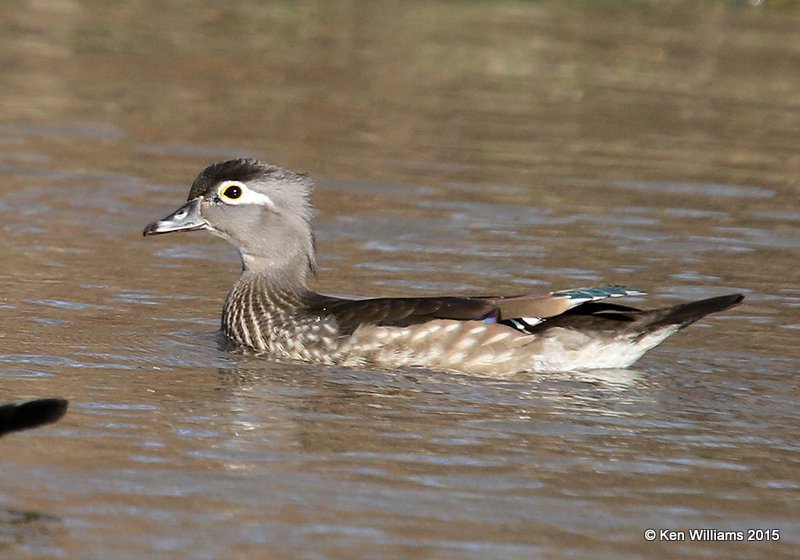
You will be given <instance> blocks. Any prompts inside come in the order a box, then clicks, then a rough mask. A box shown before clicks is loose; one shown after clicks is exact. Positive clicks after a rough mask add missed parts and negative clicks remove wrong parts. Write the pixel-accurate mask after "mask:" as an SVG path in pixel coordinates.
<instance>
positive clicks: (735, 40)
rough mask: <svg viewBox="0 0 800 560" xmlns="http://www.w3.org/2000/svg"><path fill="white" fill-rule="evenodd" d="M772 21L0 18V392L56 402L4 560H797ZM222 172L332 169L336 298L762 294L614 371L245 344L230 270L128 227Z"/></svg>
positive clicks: (780, 53)
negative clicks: (716, 534)
mask: <svg viewBox="0 0 800 560" xmlns="http://www.w3.org/2000/svg"><path fill="white" fill-rule="evenodd" d="M764 4H765V5H761V6H757V7H753V6H751V5H750V4H747V3H743V2H716V3H702V4H701V5H696V4H695V3H690V2H671V3H669V4H668V5H666V6H660V5H651V4H649V3H648V4H645V3H634V2H631V3H614V2H608V3H603V4H602V7H597V6H598V5H597V3H588V2H587V3H579V4H577V5H573V3H565V2H564V3H562V2H542V3H538V2H537V3H528V2H457V3H456V2H447V3H438V2H424V1H423V2H412V3H407V2H404V3H392V2H369V3H366V2H363V3H362V2H348V1H336V2H313V1H310V2H299V3H274V4H268V5H263V3H260V2H247V1H239V2H229V3H227V4H226V5H225V7H220V6H219V5H218V3H215V2H193V3H189V4H185V3H181V2H166V3H152V2H145V1H140V2H127V3H125V4H124V6H122V5H117V4H108V3H105V2H94V1H90V0H85V1H75V0H72V1H63V2H53V3H35V2H33V3H17V2H11V3H6V4H3V6H2V7H0V22H2V23H0V29H2V33H0V61H2V66H3V69H4V70H3V72H2V73H0V119H1V121H0V192H2V197H1V198H0V230H1V231H2V235H3V243H2V245H0V262H2V263H3V264H2V267H0V325H2V329H1V330H0V379H1V380H2V384H0V400H2V401H11V400H16V399H23V398H34V397H43V396H50V395H59V396H64V397H67V398H69V399H70V400H71V406H70V412H69V414H68V415H67V416H66V418H64V419H63V420H62V421H61V422H60V423H59V424H56V425H54V426H50V427H47V428H43V429H40V430H37V431H32V432H26V433H21V434H15V435H11V436H8V437H6V438H4V439H3V440H2V442H0V447H2V453H1V454H0V473H2V474H0V477H1V478H2V484H1V485H0V556H3V557H9V558H82V559H85V558H109V557H113V558H120V559H125V558H131V559H133V558H137V559H138V558H165V559H167V558H169V559H184V558H187V559H188V558H192V559H198V558H199V559H202V558H272V557H274V558H284V557H285V558H314V559H327V558H330V559H340V558H341V559H345V558H347V559H349V558H381V559H387V558H408V559H420V558H431V559H433V558H436V559H446V558H453V559H455V558H459V559H464V558H475V559H478V558H504V559H505V558H509V559H512V558H519V559H523V558H524V559H529V558H537V557H543V558H649V557H683V558H717V557H726V558H764V557H771V558H791V557H793V556H794V554H795V553H792V550H796V547H797V545H798V541H800V509H798V499H799V498H800V477H798V472H799V470H798V457H800V454H798V451H800V444H798V439H797V433H798V428H800V413H798V410H800V407H798V397H799V396H800V389H798V383H797V372H798V369H800V349H799V348H798V344H797V338H798V332H800V331H799V330H798V329H800V319H798V309H800V286H798V278H800V275H798V271H797V263H798V262H800V205H798V202H797V201H798V185H800V155H798V154H800V151H799V150H798V147H800V145H799V144H798V135H797V131H798V130H800V111H798V107H800V97H798V92H800V73H798V72H797V69H798V67H800V35H798V34H797V32H796V31H797V29H798V26H799V25H800V12H798V10H797V6H796V4H794V3H790V2H775V3H771V2H766V3H764ZM236 155H246V156H256V157H260V158H263V159H268V160H271V161H274V162H276V163H280V164H282V165H285V166H287V167H289V168H292V169H296V170H298V171H306V172H309V173H311V174H312V176H314V177H315V178H316V179H317V184H318V186H317V190H316V192H315V195H314V201H315V203H316V205H317V206H318V208H319V209H320V214H319V217H318V220H317V224H318V236H317V239H318V247H319V250H320V257H319V261H320V274H319V278H318V279H317V280H315V282H314V287H315V288H317V289H319V290H320V291H323V292H326V293H334V294H350V295H359V294H360V295H381V294H385V295H403V294H411V295H424V294H432V293H453V294H456V293H459V294H476V293H481V292H483V293H487V292H490V293H498V292H500V293H515V292H524V291H546V290H552V289H563V288H567V287H577V286H585V285H591V284H605V283H609V282H611V283H626V284H629V285H631V286H633V287H636V288H639V289H642V290H646V291H648V292H650V296H649V297H648V299H647V300H641V301H640V302H639V303H642V304H648V305H658V304H663V305H666V304H672V303H676V302H678V301H682V300H686V299H690V298H700V297H709V296H713V295H719V294H723V293H728V292H734V291H740V292H743V293H745V294H746V295H747V300H746V305H743V306H741V307H739V308H737V309H735V310H732V311H730V312H726V313H725V314H722V315H717V316H714V317H712V318H709V319H707V320H704V321H703V322H701V323H700V324H697V325H695V326H693V327H692V329H691V330H690V331H686V332H685V333H683V334H681V335H678V336H676V337H674V338H673V339H671V340H670V341H669V342H668V343H666V344H664V345H663V346H662V347H661V348H659V349H657V350H655V351H653V352H651V353H650V354H648V355H647V357H645V358H644V359H643V360H641V362H639V364H637V366H636V368H634V369H631V370H626V371H611V372H594V373H572V374H557V375H548V376H539V375H521V376H519V377H518V378H514V379H510V380H492V379H481V378H475V377H469V376H460V375H452V374H443V373H437V372H430V371H424V370H414V371H381V370H345V369H337V368H326V367H317V366H308V365H297V364H275V363H271V362H268V361H265V360H261V359H256V358H252V357H248V356H243V355H240V354H235V353H228V352H225V351H224V350H223V349H222V348H221V345H220V339H219V336H218V333H217V329H218V321H219V313H220V309H221V305H222V301H223V299H224V296H225V294H226V293H227V290H228V288H229V287H230V285H231V283H232V282H233V281H234V280H235V278H236V275H237V274H238V270H239V262H238V258H237V256H236V254H235V252H234V251H233V249H232V248H230V247H229V246H227V245H226V244H225V243H224V242H222V241H221V240H218V239H215V238H212V237H211V236H209V235H207V234H203V233H195V234H185V235H172V236H164V237H159V238H153V239H142V238H141V229H142V227H143V226H144V225H145V224H146V223H148V222H150V221H152V220H154V219H156V218H159V217H162V216H164V215H166V214H167V213H168V212H170V211H171V210H172V209H174V208H176V207H177V206H178V205H179V204H180V202H181V201H182V200H184V198H185V196H186V193H187V192H188V186H189V184H190V182H191V180H192V179H193V178H194V176H195V175H196V173H197V172H198V171H200V169H202V168H203V167H204V166H205V165H206V164H207V163H209V162H210V161H213V160H216V159H221V158H226V157H231V156H236ZM648 528H655V529H675V530H688V529H691V528H717V529H723V530H744V531H746V530H747V529H749V528H763V529H771V528H777V529H779V530H780V536H781V541H780V542H778V543H763V542H744V543H719V542H675V543H667V542H653V543H651V542H647V541H645V539H644V536H643V535H644V531H645V530H646V529H648Z"/></svg>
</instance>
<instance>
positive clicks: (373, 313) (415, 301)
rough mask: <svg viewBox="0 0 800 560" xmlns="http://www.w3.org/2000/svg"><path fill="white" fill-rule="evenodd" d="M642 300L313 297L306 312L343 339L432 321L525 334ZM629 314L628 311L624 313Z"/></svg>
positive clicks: (562, 295)
mask: <svg viewBox="0 0 800 560" xmlns="http://www.w3.org/2000/svg"><path fill="white" fill-rule="evenodd" d="M631 295H642V292H639V291H636V290H629V289H627V288H624V287H622V286H605V287H602V288H581V289H577V290H564V291H559V292H551V293H549V294H528V295H522V296H511V297H500V296H481V297H419V298H374V299H361V300H350V299H341V298H335V297H331V296H322V295H319V296H316V297H315V298H313V299H311V300H309V302H308V305H309V311H310V312H312V313H319V314H329V315H333V316H334V317H335V318H336V321H337V323H338V325H339V329H340V331H341V332H342V333H343V334H349V333H352V332H353V331H355V329H357V328H358V327H360V326H362V325H380V326H392V327H407V326H410V325H416V324H420V323H425V322H427V321H432V320H435V319H451V320H459V321H484V322H486V323H501V324H505V325H507V326H510V327H513V328H515V329H517V330H520V331H528V332H530V331H529V329H531V328H532V327H534V326H535V325H538V324H539V323H542V322H543V321H545V320H547V319H550V318H553V317H557V316H560V315H561V314H563V313H565V312H567V311H569V310H570V309H573V308H575V307H577V306H581V305H584V304H586V303H590V302H596V301H599V300H602V299H606V298H614V297H622V296H631ZM629 309H633V308H629Z"/></svg>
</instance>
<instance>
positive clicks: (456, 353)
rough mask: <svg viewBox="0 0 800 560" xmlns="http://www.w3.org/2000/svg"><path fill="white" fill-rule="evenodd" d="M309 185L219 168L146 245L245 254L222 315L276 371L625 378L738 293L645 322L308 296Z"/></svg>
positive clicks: (286, 176) (413, 300) (149, 230)
mask: <svg viewBox="0 0 800 560" xmlns="http://www.w3.org/2000/svg"><path fill="white" fill-rule="evenodd" d="M312 190H313V182H312V180H311V179H310V178H309V176H308V175H306V174H302V173H296V172H293V171H290V170H287V169H285V168H283V167H280V166H278V165H274V164H271V163H266V162H263V161H259V160H255V159H250V158H238V159H231V160H226V161H219V162H216V163H212V164H211V165H209V166H208V167H206V168H205V169H204V170H203V171H202V172H200V174H199V175H198V176H197V178H196V179H195V180H194V182H193V183H192V185H191V188H190V189H189V196H188V198H187V202H186V203H185V204H183V205H182V206H181V207H180V208H178V209H177V210H175V211H174V212H172V213H171V214H169V215H168V216H166V217H165V218H163V219H161V220H157V221H154V222H152V223H150V224H149V225H147V226H146V227H145V228H144V231H143V235H144V236H152V235H161V234H167V233H174V232H189V231H197V230H207V231H209V232H210V233H212V234H214V235H217V236H219V237H221V238H223V239H225V240H227V241H228V242H230V243H231V244H232V245H233V246H234V247H236V249H238V251H239V255H240V257H241V262H242V271H241V275H240V276H239V278H238V280H237V281H236V282H235V284H234V285H233V287H232V289H231V290H230V293H229V294H228V296H227V298H226V300H225V303H224V305H223V308H222V321H221V330H222V332H223V333H224V335H225V338H226V339H227V340H228V341H229V343H230V345H231V346H232V347H233V348H234V349H237V350H240V351H244V352H249V353H253V354H256V355H258V356H264V357H267V358H270V359H273V360H277V361H287V360H288V361H301V362H308V363H314V364H321V365H327V366H341V367H354V368H365V367H376V368H387V369H401V368H427V369H430V370H442V371H449V372H459V373H465V374H474V375H481V376H489V377H503V376H511V375H516V374H520V373H526V372H530V373H551V372H569V371H576V370H593V369H610V368H615V369H616V368H627V367H630V366H631V365H633V364H634V363H636V362H637V360H639V359H640V358H641V357H642V356H643V355H644V354H645V353H646V352H647V351H648V350H651V349H652V348H654V347H656V346H658V345H659V344H660V343H662V342H663V341H664V340H665V339H667V338H668V337H669V336H671V335H673V334H675V333H676V332H678V331H679V330H681V329H683V328H685V327H687V326H688V325H690V324H692V323H694V322H695V321H697V320H698V319H701V318H702V317H704V316H706V315H708V314H710V313H715V312H719V311H724V310H726V309H729V308H731V307H733V306H735V305H737V304H739V303H741V301H742V300H743V299H744V296H743V295H742V294H738V293H733V294H727V295H722V296H717V297H711V298H707V299H701V300H697V301H691V302H687V303H681V304H678V305H673V306H670V307H661V308H656V309H649V310H642V309H639V308H636V307H632V306H628V305H622V304H619V303H616V301H612V300H616V299H617V298H622V297H626V296H642V295H644V293H643V292H641V291H638V290H634V289H628V288H626V287H624V286H620V285H608V286H599V287H589V288H575V289H565V290H559V291H554V292H549V293H540V294H522V295H506V296H502V295H501V296H470V295H461V296H459V295H455V296H427V297H378V298H342V297H334V296H330V295H324V294H321V293H316V292H314V291H312V290H311V289H309V283H308V281H309V277H310V275H314V274H316V249H315V237H314V230H313V218H314V215H315V210H314V207H313V206H312V203H311V200H310V196H311V192H312Z"/></svg>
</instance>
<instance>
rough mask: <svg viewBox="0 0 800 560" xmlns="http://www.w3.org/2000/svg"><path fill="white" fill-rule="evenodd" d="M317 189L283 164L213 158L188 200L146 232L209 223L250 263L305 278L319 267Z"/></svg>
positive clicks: (186, 228) (189, 228) (207, 226)
mask: <svg viewBox="0 0 800 560" xmlns="http://www.w3.org/2000/svg"><path fill="white" fill-rule="evenodd" d="M311 189H312V183H311V180H310V179H309V178H308V177H306V176H305V175H302V174H299V173H293V172H291V171H287V170H285V169H283V168H281V167H278V166H277V165H271V164H268V163H264V162H261V161H257V160H253V159H233V160H229V161H221V162H217V163H213V164H211V165H209V166H208V167H206V168H205V169H204V170H203V171H202V172H201V173H200V175H198V176H197V179H195V180H194V183H192V188H191V190H190V191H189V198H188V202H187V203H186V204H184V205H183V206H181V207H180V208H178V209H177V210H176V211H175V212H173V213H172V214H170V215H169V216H167V217H166V218H163V219H161V220H158V221H157V222H153V223H152V224H149V225H148V226H147V227H145V228H144V232H143V234H144V235H145V236H147V235H158V234H161V233H172V232H175V231H194V230H199V229H207V230H209V231H210V232H212V233H214V234H216V235H218V236H220V237H222V238H224V239H226V240H228V241H229V242H230V243H231V244H233V245H234V246H235V247H236V248H237V249H238V250H239V253H240V254H241V256H242V262H243V265H244V268H245V269H248V270H256V271H263V272H268V273H282V272H284V273H285V272H290V271H294V272H296V273H299V274H301V275H302V276H303V278H305V275H306V273H307V272H308V270H313V269H314V237H313V233H312V228H311V219H312V216H313V213H314V211H313V207H312V206H311V203H310V201H309V194H310V193H311Z"/></svg>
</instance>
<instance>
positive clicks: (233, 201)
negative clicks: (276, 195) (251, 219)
mask: <svg viewBox="0 0 800 560" xmlns="http://www.w3.org/2000/svg"><path fill="white" fill-rule="evenodd" d="M217 196H218V197H219V199H220V200H221V201H222V202H224V203H225V204H230V205H233V206H238V205H239V204H259V205H261V206H266V207H267V208H270V209H274V208H275V204H274V203H273V202H272V199H271V198H270V197H268V196H267V195H265V194H264V193H260V192H256V191H254V190H253V189H251V188H249V187H248V186H247V185H245V184H244V183H242V182H241V181H223V182H222V183H220V184H219V186H218V187H217Z"/></svg>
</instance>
